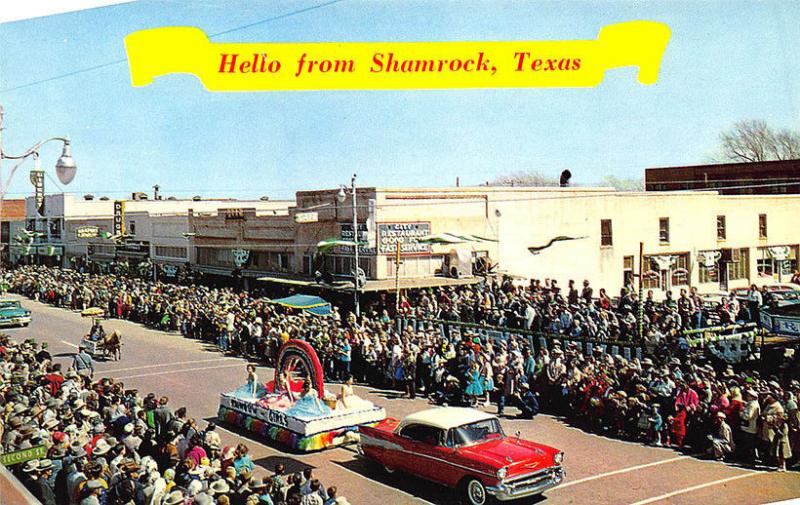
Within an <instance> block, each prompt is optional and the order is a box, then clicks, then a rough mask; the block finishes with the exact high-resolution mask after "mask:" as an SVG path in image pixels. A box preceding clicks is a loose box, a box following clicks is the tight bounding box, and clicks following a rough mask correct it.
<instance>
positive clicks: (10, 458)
mask: <svg viewBox="0 0 800 505" xmlns="http://www.w3.org/2000/svg"><path fill="white" fill-rule="evenodd" d="M45 454H47V449H46V448H45V446H43V445H37V446H36V447H31V448H30V449H22V450H20V451H14V452H7V453H5V454H0V465H3V466H11V465H18V464H20V463H25V462H26V461H30V460H32V459H40V458H43V457H44V456H45Z"/></svg>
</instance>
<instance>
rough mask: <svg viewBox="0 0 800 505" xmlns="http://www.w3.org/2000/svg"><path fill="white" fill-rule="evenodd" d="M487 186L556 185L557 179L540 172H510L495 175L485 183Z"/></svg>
mask: <svg viewBox="0 0 800 505" xmlns="http://www.w3.org/2000/svg"><path fill="white" fill-rule="evenodd" d="M487 185H488V186H532V187H541V186H558V179H556V178H554V177H548V176H546V175H544V174H542V173H541V172H535V171H528V172H522V171H520V172H512V173H510V174H506V175H501V176H499V177H496V178H495V179H494V180H493V181H491V182H489V183H487Z"/></svg>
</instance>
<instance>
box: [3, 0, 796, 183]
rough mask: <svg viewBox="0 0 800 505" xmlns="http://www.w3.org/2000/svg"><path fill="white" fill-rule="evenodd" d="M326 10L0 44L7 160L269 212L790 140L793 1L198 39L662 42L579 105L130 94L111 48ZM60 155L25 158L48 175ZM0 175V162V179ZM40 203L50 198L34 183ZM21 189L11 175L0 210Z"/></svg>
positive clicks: (681, 159) (450, 14)
mask: <svg viewBox="0 0 800 505" xmlns="http://www.w3.org/2000/svg"><path fill="white" fill-rule="evenodd" d="M325 1H326V0H302V1H293V2H284V1H272V0H247V1H223V0H199V1H187V0H178V1H175V0H171V1H151V0H141V1H138V2H133V3H130V4H123V5H118V6H112V7H106V8H100V9H92V10H88V11H82V12H77V13H70V14H64V15H59V16H51V17H46V18H39V19H34V20H26V21H20V22H14V23H6V24H2V25H0V104H2V105H3V106H4V107H5V110H6V124H5V126H6V130H5V132H4V133H5V135H4V144H5V148H6V150H7V151H8V152H10V153H11V154H15V153H17V152H18V151H20V150H22V149H25V148H27V147H28V146H29V145H31V144H33V143H34V142H35V141H36V140H38V139H41V138H44V137H49V136H54V135H68V136H70V137H71V138H72V142H73V154H74V157H75V159H76V161H77V163H78V166H79V169H78V175H77V177H76V179H75V181H74V182H73V183H72V184H71V185H70V186H68V187H65V189H67V190H68V191H74V192H77V193H79V194H83V193H87V192H88V193H94V194H95V195H110V196H117V197H120V196H123V195H125V194H127V193H129V192H131V191H134V190H149V188H150V186H152V185H153V184H155V183H158V184H160V185H161V188H162V192H163V194H166V195H176V196H181V197H188V196H191V195H194V194H201V195H203V196H235V197H252V196H260V195H270V196H272V197H285V196H290V195H292V194H293V192H294V191H296V190H298V189H312V188H319V187H334V186H336V185H338V184H339V183H347V182H349V180H350V175H351V174H352V173H353V172H357V173H358V175H359V184H360V185H384V186H386V185H393V186H394V185H397V186H447V185H453V184H454V183H455V179H456V177H459V178H460V180H461V183H462V184H463V185H471V184H479V183H482V182H484V181H486V180H490V179H492V178H494V177H496V176H498V175H502V174H505V173H509V172H515V171H525V170H534V171H539V172H542V173H545V174H548V175H553V176H557V175H558V173H560V171H561V170H563V169H565V168H569V169H570V170H571V171H572V173H573V174H574V180H575V181H577V182H583V183H591V182H595V181H599V180H600V179H601V178H602V177H603V176H604V175H607V174H610V175H616V176H619V177H640V176H641V174H642V173H643V170H644V168H646V167H653V166H668V165H682V164H696V163H703V162H705V161H707V160H708V159H709V158H710V156H712V155H713V154H714V153H715V149H716V144H717V138H718V135H719V133H720V131H722V130H724V129H725V128H727V127H729V126H730V125H731V124H732V123H733V122H735V121H738V120H742V119H748V118H760V119H765V120H767V121H768V122H769V123H770V124H772V125H774V126H776V127H789V128H793V129H800V79H799V77H800V62H798V60H797V58H796V57H795V56H794V55H796V48H797V47H800V23H797V21H798V20H800V4H799V3H798V2H788V1H787V2H751V1H746V2H734V1H721V2H675V1H670V2H658V1H649V2H640V1H639V2H600V1H593V2H555V1H553V2H528V1H518V2H492V1H489V2H487V1H475V2H467V1H464V2H455V1H452V2H451V1H440V0H427V1H422V0H419V1H397V0H384V1H370V2H366V1H361V0H342V1H340V2H337V3H335V4H332V5H327V6H324V7H321V8H318V9H313V10H308V11H306V12H303V13H300V14H297V15H293V16H289V17H285V18H282V19H278V20H275V21H269V22H264V23H261V24H257V25H255V26H251V27H249V28H245V29H241V30H238V31H234V32H231V33H228V34H226V35H223V36H221V37H217V38H215V39H214V41H217V42H219V41H228V42H270V41H276V42H293V41H296V42H303V41H309V42H314V41H320V42H322V41H456V40H545V39H594V38H596V37H597V33H598V30H599V29H600V28H601V27H602V26H604V25H606V24H610V23H616V22H622V21H630V20H636V19H649V20H654V21H661V22H664V23H666V24H667V25H669V26H670V28H671V30H672V39H671V40H670V43H669V45H668V47H667V50H666V52H665V55H664V58H663V61H662V66H661V73H660V77H659V81H658V83H657V84H655V85H652V86H643V85H641V84H639V83H638V82H637V81H636V78H635V69H618V70H614V71H609V72H608V73H607V74H606V79H605V81H604V82H603V83H602V84H601V85H600V86H598V87H596V88H591V89H522V90H443V91H430V90H426V91H318V92H261V93H210V92H207V91H205V90H204V89H203V87H202V86H201V85H200V84H199V82H198V81H197V80H196V79H194V78H193V77H190V76H177V75H176V76H168V77H163V78H160V79H157V80H156V82H155V83H154V84H153V85H150V86H148V87H143V88H133V87H132V86H131V85H130V76H129V72H128V67H127V63H124V62H123V63H118V64H114V65H109V66H105V67H103V68H100V69H97V70H93V71H88V72H82V73H78V74H75V75H72V76H69V77H65V78H62V79H56V80H52V81H49V82H44V83H41V84H36V85H33V86H28V87H22V88H19V86H23V85H25V84H28V83H31V82H34V81H40V80H43V79H47V78H50V77H53V76H59V75H62V74H65V73H68V72H72V71H75V70H81V69H84V68H87V67H92V66H95V65H101V64H105V63H109V62H114V61H118V60H123V59H125V50H124V46H123V38H124V37H125V36H126V35H127V34H128V33H130V32H133V31H136V30H140V29H145V28H154V27H159V26H174V25H184V26H197V27H199V28H202V29H203V30H205V31H206V33H208V34H213V33H217V32H221V31H225V30H228V29H231V28H236V27H241V26H244V25H249V24H251V23H256V22H258V21H262V20H265V19H269V18H272V17H275V16H280V15H282V14H286V13H291V12H293V11H297V10H301V9H305V8H308V7H312V6H315V5H318V4H321V3H325ZM58 153H59V148H58V147H57V146H52V147H50V148H48V149H46V150H43V151H42V164H43V166H44V167H45V168H46V169H47V170H48V171H50V173H52V170H50V167H52V165H53V164H54V163H55V160H56V158H57V157H58ZM9 166H10V164H9V163H8V162H6V164H5V165H4V168H5V170H8V168H9ZM47 184H48V191H53V190H54V185H53V183H52V182H50V181H49V180H48V182H47ZM31 192H32V187H31V186H30V183H29V182H28V180H27V177H24V176H22V175H18V176H17V177H16V179H15V181H14V183H13V184H12V186H11V188H10V191H9V196H19V195H23V194H24V195H27V194H30V193H31Z"/></svg>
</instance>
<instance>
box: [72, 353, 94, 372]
mask: <svg viewBox="0 0 800 505" xmlns="http://www.w3.org/2000/svg"><path fill="white" fill-rule="evenodd" d="M72 369H73V370H75V371H76V372H77V373H78V375H80V376H82V377H88V378H90V379H91V378H92V377H94V360H92V356H91V354H89V353H88V352H86V348H85V347H84V346H80V347H78V354H76V355H75V356H74V357H73V358H72Z"/></svg>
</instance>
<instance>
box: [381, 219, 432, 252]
mask: <svg viewBox="0 0 800 505" xmlns="http://www.w3.org/2000/svg"><path fill="white" fill-rule="evenodd" d="M430 234H431V224H430V223H381V224H378V252H379V253H380V254H394V253H395V252H396V251H397V244H398V243H399V244H400V254H420V253H429V252H431V246H430V244H424V243H420V242H419V239H421V238H424V237H427V236H429V235H430Z"/></svg>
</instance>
